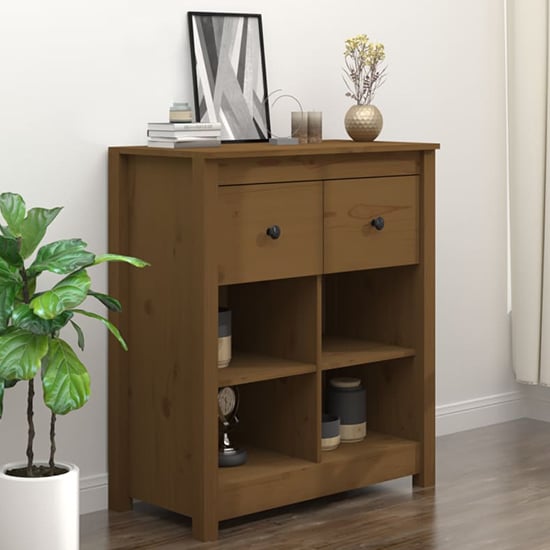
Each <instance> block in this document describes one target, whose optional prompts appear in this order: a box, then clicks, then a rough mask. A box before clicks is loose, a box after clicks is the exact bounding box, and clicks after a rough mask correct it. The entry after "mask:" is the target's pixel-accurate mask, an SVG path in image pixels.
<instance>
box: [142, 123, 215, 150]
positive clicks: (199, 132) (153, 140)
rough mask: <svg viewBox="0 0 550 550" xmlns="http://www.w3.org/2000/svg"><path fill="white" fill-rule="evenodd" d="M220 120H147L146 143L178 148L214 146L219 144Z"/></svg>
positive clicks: (154, 145)
mask: <svg viewBox="0 0 550 550" xmlns="http://www.w3.org/2000/svg"><path fill="white" fill-rule="evenodd" d="M221 132H222V125H221V123H220V122H149V124H148V125H147V145H148V146H149V147H165V148H168V149H178V148H183V147H215V146H217V145H220V144H221Z"/></svg>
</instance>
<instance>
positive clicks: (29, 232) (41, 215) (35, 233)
mask: <svg viewBox="0 0 550 550" xmlns="http://www.w3.org/2000/svg"><path fill="white" fill-rule="evenodd" d="M61 210H62V208H61V207H57V208H51V209H47V208H31V209H30V210H29V211H28V212H27V217H26V218H25V219H24V220H23V223H22V224H21V251H20V253H21V256H22V257H23V258H28V257H29V256H30V255H31V254H32V253H33V252H34V251H35V249H36V247H37V246H38V245H39V244H40V241H41V240H42V238H43V237H44V235H45V234H46V229H47V228H48V226H49V225H50V223H52V222H53V220H54V219H55V218H56V216H57V215H58V214H59V212H61Z"/></svg>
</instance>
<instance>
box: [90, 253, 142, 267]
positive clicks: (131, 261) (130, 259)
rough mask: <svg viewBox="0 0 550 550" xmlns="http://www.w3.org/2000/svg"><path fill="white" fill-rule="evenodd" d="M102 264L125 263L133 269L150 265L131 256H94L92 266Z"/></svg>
mask: <svg viewBox="0 0 550 550" xmlns="http://www.w3.org/2000/svg"><path fill="white" fill-rule="evenodd" d="M103 262H125V263H127V264H131V265H133V266H134V267H147V266H149V265H151V264H150V263H148V262H146V261H145V260H141V259H140V258H133V257H132V256H122V255H121V254H102V255H101V256H96V259H95V262H94V264H96V265H97V264H101V263H103Z"/></svg>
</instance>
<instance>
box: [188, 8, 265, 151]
mask: <svg viewBox="0 0 550 550" xmlns="http://www.w3.org/2000/svg"><path fill="white" fill-rule="evenodd" d="M187 20H188V25H189V41H190V45H191V68H192V73H193V94H194V99H195V120H196V121H197V122H221V124H222V134H221V139H222V141H223V142H249V141H267V140H268V139H269V137H270V133H271V121H270V117H269V104H268V101H267V97H268V95H269V94H268V92H267V75H266V69H265V54H264V40H263V29H262V16H261V15H260V14H254V13H216V12H197V11H192V12H188V13H187Z"/></svg>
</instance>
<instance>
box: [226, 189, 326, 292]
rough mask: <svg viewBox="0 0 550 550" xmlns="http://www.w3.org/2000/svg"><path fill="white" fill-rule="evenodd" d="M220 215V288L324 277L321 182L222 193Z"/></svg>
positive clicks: (231, 190)
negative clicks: (277, 280)
mask: <svg viewBox="0 0 550 550" xmlns="http://www.w3.org/2000/svg"><path fill="white" fill-rule="evenodd" d="M218 212H219V215H218V221H219V225H218V243H219V246H218V260H219V268H218V281H219V284H233V283H244V282H249V281H262V280H267V279H281V278H286V277H299V276H304V275H315V274H319V273H321V272H322V268H323V248H322V247H323V245H322V236H323V187H322V183H321V182H304V183H285V184H274V183H271V184H260V185H236V186H224V187H219V188H218ZM273 226H277V227H278V228H279V229H280V236H279V237H278V238H273V237H271V236H269V235H268V234H267V230H268V228H272V227H273ZM273 234H274V236H276V232H275V233H273Z"/></svg>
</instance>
